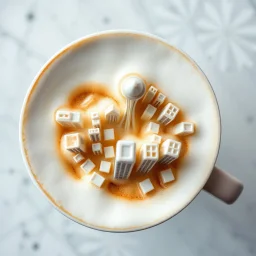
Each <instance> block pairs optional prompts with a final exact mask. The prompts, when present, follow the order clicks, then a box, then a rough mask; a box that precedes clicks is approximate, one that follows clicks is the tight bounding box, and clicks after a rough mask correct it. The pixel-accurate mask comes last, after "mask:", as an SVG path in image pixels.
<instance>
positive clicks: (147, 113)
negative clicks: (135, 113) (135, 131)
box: [141, 104, 156, 121]
mask: <svg viewBox="0 0 256 256" xmlns="http://www.w3.org/2000/svg"><path fill="white" fill-rule="evenodd" d="M155 113H156V108H155V107H153V106H152V105H150V104H148V106H147V107H146V109H145V110H144V112H143V114H142V116H141V119H142V120H145V121H146V120H150V119H151V118H152V117H153V115H154V114H155Z"/></svg>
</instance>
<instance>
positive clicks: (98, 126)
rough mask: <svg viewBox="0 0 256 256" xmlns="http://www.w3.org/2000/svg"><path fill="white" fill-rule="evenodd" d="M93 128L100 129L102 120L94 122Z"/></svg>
mask: <svg viewBox="0 0 256 256" xmlns="http://www.w3.org/2000/svg"><path fill="white" fill-rule="evenodd" d="M92 127H93V128H100V119H95V120H92Z"/></svg>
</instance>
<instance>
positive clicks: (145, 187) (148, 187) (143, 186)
mask: <svg viewBox="0 0 256 256" xmlns="http://www.w3.org/2000/svg"><path fill="white" fill-rule="evenodd" d="M139 188H140V190H141V192H142V193H143V195H146V194H147V193H149V192H150V191H152V190H154V186H153V184H152V183H151V181H150V179H146V180H143V181H142V182H140V183H139Z"/></svg>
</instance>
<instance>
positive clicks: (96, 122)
mask: <svg viewBox="0 0 256 256" xmlns="http://www.w3.org/2000/svg"><path fill="white" fill-rule="evenodd" d="M91 120H92V126H93V128H100V115H99V112H91Z"/></svg>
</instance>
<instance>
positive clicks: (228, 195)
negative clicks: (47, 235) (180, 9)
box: [20, 31, 243, 232]
mask: <svg viewBox="0 0 256 256" xmlns="http://www.w3.org/2000/svg"><path fill="white" fill-rule="evenodd" d="M134 72H135V73H138V74H141V75H142V76H143V77H145V78H146V79H148V80H149V81H152V82H155V83H156V84H158V86H159V87H160V88H161V89H162V90H163V91H164V92H165V93H166V94H167V96H168V97H169V98H170V99H172V100H174V102H178V103H179V105H180V106H181V109H182V110H183V111H184V112H186V113H187V114H188V116H189V117H190V119H191V120H193V121H194V122H195V123H196V124H197V127H198V129H197V132H196V134H195V136H192V138H191V141H190V149H189V154H188V155H186V157H185V161H184V164H183V165H182V167H181V170H179V173H180V174H179V175H180V176H179V179H178V181H177V182H176V183H175V184H174V185H173V186H171V187H170V188H169V189H167V190H166V191H164V192H163V193H158V194H157V195H156V196H154V197H152V198H150V199H147V200H143V201H142V202H140V203H135V202H132V203H131V202H126V201H125V200H118V199H116V198H113V197H109V196H108V195H106V193H105V194H104V193H103V192H102V191H99V190H95V191H96V192H95V191H93V192H91V191H85V190H84V187H83V184H81V183H79V184H78V183H77V182H76V181H73V180H72V179H70V177H69V176H68V175H65V172H63V170H62V169H63V167H62V165H61V161H60V160H59V159H58V156H57V154H56V149H55V147H54V142H53V141H54V140H55V136H56V134H55V128H54V127H55V125H56V124H55V123H54V120H53V118H52V116H53V113H54V111H55V110H56V108H58V107H59V106H60V105H61V104H63V102H64V101H65V98H66V96H67V95H68V93H69V92H70V91H72V90H73V89H74V87H76V86H77V85H78V84H81V83H85V82H88V81H96V82H100V83H104V84H105V85H106V86H109V87H110V89H111V90H112V91H113V94H115V93H116V91H117V86H118V82H117V81H119V80H120V78H121V77H122V76H123V75H125V74H128V73H134ZM220 135H221V123H220V115H219V109H218V104H217V100H216V98H215V95H214V92H213V90H212V87H211V85H210V83H209V81H208V80H207V78H206V76H205V75H204V74H203V72H202V71H201V69H200V68H199V67H198V66H197V65H196V63H195V62H194V61H193V60H192V59H191V58H190V57H188V56H187V55H186V54H185V53H183V52H182V51H180V50H178V49H177V48H175V47H173V46H171V45H169V44H168V43H167V42H165V41H164V40H162V39H160V38H158V37H156V36H153V35H150V34H144V33H138V32H134V31H107V32H101V33H97V34H93V35H90V36H87V37H84V38H82V39H79V40H77V41H75V42H72V43H71V44H69V45H68V46H66V47H65V48H64V49H62V50H61V51H60V52H58V53H57V54H56V55H55V56H53V57H52V58H51V59H50V60H49V61H48V62H47V63H46V64H45V66H44V67H43V68H42V69H41V70H40V72H39V73H38V75H37V76H36V78H35V79H34V81H33V82H32V84H31V86H30V88H29V90H28V93H27V96H26V99H25V101H24V104H23V109H22V113H21V119H20V143H21V151H22V155H23V158H24V161H25V164H26V166H27V169H28V171H29V174H30V177H31V178H32V180H33V181H34V183H35V184H36V186H37V187H38V188H39V189H40V190H41V191H42V192H43V193H44V195H46V196H47V198H48V199H49V200H50V201H51V203H53V205H54V206H55V207H56V208H57V209H58V210H60V211H61V212H62V213H63V214H65V215H66V216H67V217H69V218H71V219H72V220H74V221H76V222H78V223H80V224H83V225H85V226H87V227H92V228H95V229H99V230H104V231H118V232H124V231H135V230H141V229H144V228H148V227H152V226H154V225H157V224H159V223H162V222H164V221H166V220H167V219H169V218H171V217H173V216H174V215H176V214H177V213H179V212H180V211H181V210H182V209H184V208H185V207H186V206H187V205H188V204H189V203H190V202H191V201H192V200H193V199H194V198H195V197H196V195H197V194H198V193H199V192H200V191H201V190H202V189H204V190H206V191H208V192H209V193H211V194H213V195H214V196H216V197H218V198H219V199H221V200H223V201H224V202H226V203H228V204H231V203H233V202H234V201H235V200H236V199H237V198H238V197H239V195H240V193H241V192H242V189H243V185H242V184H241V182H240V181H238V180H237V179H236V178H234V177H232V176H230V175H229V174H227V173H225V172H223V171H222V170H220V169H218V168H216V167H215V166H214V164H215V161H216V158H217V155H218V150H219V145H220ZM71 190H72V191H74V194H76V198H72V196H71V195H70V193H69V191H71ZM91 198H94V199H95V200H94V201H92V200H90V199H91ZM83 200H84V201H83ZM91 201H92V202H91ZM83 203H84V204H85V205H86V206H87V208H86V210H85V209H79V210H76V209H78V208H79V205H82V204H83ZM102 210H103V212H104V216H103V215H99V216H98V217H97V219H96V220H95V219H93V218H92V215H93V213H95V212H96V214H98V213H99V212H102ZM135 216H136V218H135Z"/></svg>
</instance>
